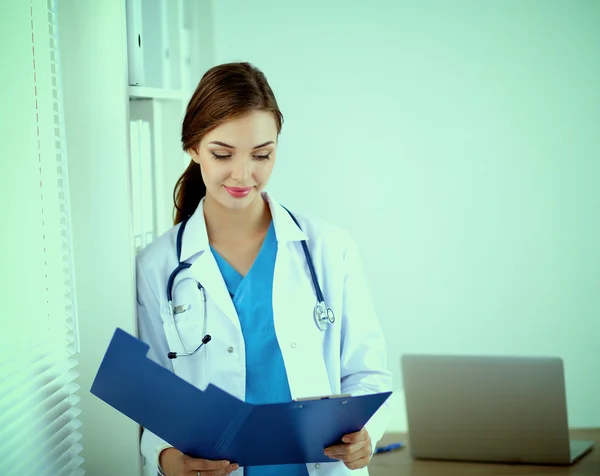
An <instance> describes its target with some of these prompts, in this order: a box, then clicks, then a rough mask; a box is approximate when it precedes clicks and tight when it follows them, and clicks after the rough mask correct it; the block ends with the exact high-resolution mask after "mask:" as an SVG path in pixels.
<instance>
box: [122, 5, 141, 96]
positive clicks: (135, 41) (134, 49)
mask: <svg viewBox="0 0 600 476" xmlns="http://www.w3.org/2000/svg"><path fill="white" fill-rule="evenodd" d="M126 14H127V63H128V70H129V85H130V86H145V85H146V84H145V74H144V71H145V70H144V38H143V36H144V34H143V18H142V0H126Z"/></svg>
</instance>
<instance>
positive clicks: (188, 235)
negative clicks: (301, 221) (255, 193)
mask: <svg viewBox="0 0 600 476" xmlns="http://www.w3.org/2000/svg"><path fill="white" fill-rule="evenodd" d="M262 198H263V200H265V201H266V202H267V203H268V204H269V208H270V209H271V215H272V217H273V226H274V227H275V235H276V237H277V242H278V243H286V242H291V241H303V240H308V237H307V236H306V234H305V233H304V232H303V231H302V230H301V229H300V227H299V226H298V225H296V223H295V222H294V220H293V219H292V217H291V216H290V214H289V213H288V212H287V211H286V209H285V208H283V207H282V206H281V205H280V204H279V203H277V202H276V201H275V199H274V198H273V197H272V196H271V195H269V194H268V193H267V192H262ZM209 249H210V246H209V242H208V232H207V230H206V221H205V218H204V198H203V199H202V200H201V201H200V204H199V205H198V207H197V208H196V211H195V212H194V214H193V215H192V216H191V217H190V219H189V220H188V223H187V225H186V227H185V231H184V233H183V239H182V243H181V261H186V260H188V259H190V258H191V257H192V256H194V255H196V254H197V253H202V252H204V251H207V250H209Z"/></svg>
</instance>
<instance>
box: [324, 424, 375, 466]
mask: <svg viewBox="0 0 600 476" xmlns="http://www.w3.org/2000/svg"><path fill="white" fill-rule="evenodd" d="M342 441H343V442H344V443H343V444H341V445H334V446H330V447H329V448H326V449H325V454H326V455H327V456H329V457H330V458H333V459H337V460H340V461H343V462H344V464H345V465H346V468H348V469H360V468H364V467H365V466H366V465H368V464H369V462H370V461H371V454H372V452H373V449H372V447H371V437H370V436H369V432H368V431H367V430H366V429H365V428H363V429H362V430H360V431H358V432H356V433H350V434H348V435H345V436H344V437H343V438H342Z"/></svg>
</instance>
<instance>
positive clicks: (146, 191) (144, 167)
mask: <svg viewBox="0 0 600 476" xmlns="http://www.w3.org/2000/svg"><path fill="white" fill-rule="evenodd" d="M140 161H141V177H140V178H141V189H142V190H141V192H142V193H141V203H140V209H141V210H140V213H141V222H142V232H143V246H144V247H146V246H148V245H149V244H150V243H152V241H154V229H155V226H154V193H153V191H154V178H153V174H152V170H153V161H152V137H151V134H150V123H149V122H148V121H140Z"/></svg>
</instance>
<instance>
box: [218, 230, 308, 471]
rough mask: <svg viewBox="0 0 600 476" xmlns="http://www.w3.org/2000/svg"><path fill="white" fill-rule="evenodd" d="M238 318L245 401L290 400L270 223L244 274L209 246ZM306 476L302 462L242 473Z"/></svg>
mask: <svg viewBox="0 0 600 476" xmlns="http://www.w3.org/2000/svg"><path fill="white" fill-rule="evenodd" d="M211 251H212V253H213V255H214V257H215V259H216V261H217V264H218V265H219V269H220V270H221V274H222V275H223V279H224V280H225V284H226V285H227V289H228V290H229V294H230V295H231V297H232V300H233V304H234V306H235V309H236V311H237V314H238V316H239V319H240V326H241V328H242V334H243V336H244V343H245V347H246V401H247V402H249V403H256V404H260V403H283V402H289V401H291V399H292V396H291V393H290V388H289V384H288V378H287V373H286V371H285V365H284V363H283V356H282V355H281V349H280V348H279V343H278V342H277V337H276V335H275V327H274V324H273V275H274V272H275V258H276V256H277V238H276V236H275V228H274V227H273V222H271V226H270V227H269V230H268V232H267V235H266V237H265V240H264V242H263V244H262V246H261V249H260V251H259V253H258V256H257V257H256V260H255V261H254V264H253V265H252V268H251V269H250V271H248V274H247V275H246V276H242V275H241V274H240V273H238V272H237V271H236V270H235V269H234V268H233V267H232V266H231V265H230V264H229V263H228V262H227V261H225V259H223V257H222V256H221V255H219V253H218V252H217V251H216V250H214V249H213V248H212V247H211ZM282 474H285V475H286V476H288V475H289V476H308V471H307V469H306V465H305V464H292V465H274V466H249V467H246V468H244V475H245V476H275V475H278V476H279V475H282Z"/></svg>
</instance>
